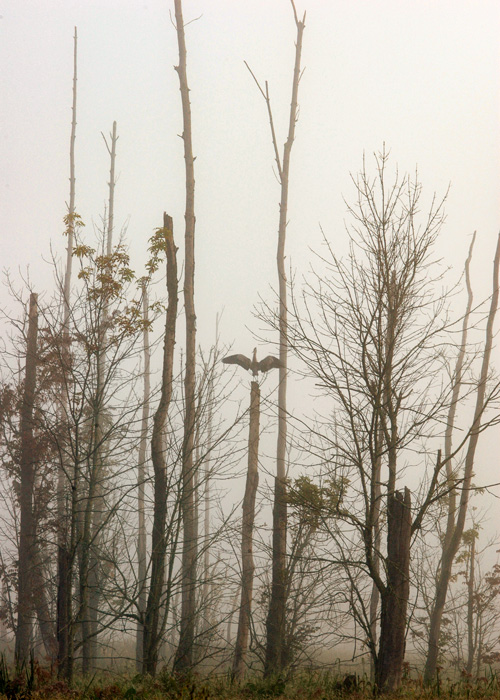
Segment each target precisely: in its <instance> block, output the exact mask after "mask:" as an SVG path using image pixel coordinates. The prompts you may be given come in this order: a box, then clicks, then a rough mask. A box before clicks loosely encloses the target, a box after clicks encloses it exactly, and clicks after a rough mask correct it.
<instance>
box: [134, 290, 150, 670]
mask: <svg viewBox="0 0 500 700" xmlns="http://www.w3.org/2000/svg"><path fill="white" fill-rule="evenodd" d="M142 316H143V319H144V331H143V344H144V394H143V403H142V418H141V437H140V441H139V457H138V467H137V516H138V532H137V559H138V567H137V576H138V579H139V594H138V616H139V620H138V622H137V638H136V670H137V671H138V672H140V671H141V670H142V659H143V641H144V616H145V614H146V604H147V589H146V569H147V564H146V556H147V553H146V513H145V483H146V453H147V438H148V422H149V402H150V393H151V386H150V385H151V378H150V372H151V369H150V368H151V348H150V342H149V309H148V290H147V284H146V281H144V282H143V285H142Z"/></svg>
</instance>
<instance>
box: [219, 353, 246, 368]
mask: <svg viewBox="0 0 500 700" xmlns="http://www.w3.org/2000/svg"><path fill="white" fill-rule="evenodd" d="M222 362H224V364H226V365H240V367H243V369H250V368H251V367H252V361H251V360H250V359H249V358H248V357H246V355H229V356H228V357H225V358H224V359H223V360H222Z"/></svg>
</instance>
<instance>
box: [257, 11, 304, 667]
mask: <svg viewBox="0 0 500 700" xmlns="http://www.w3.org/2000/svg"><path fill="white" fill-rule="evenodd" d="M292 7H293V12H294V17H295V24H296V27H297V40H296V45H295V66H294V71H293V81H292V100H291V105H290V120H289V125H288V137H287V140H286V142H285V146H284V149H283V163H282V165H281V163H280V162H279V157H278V149H277V143H276V139H275V136H274V128H272V131H273V141H274V146H275V153H276V159H277V163H278V171H279V175H280V182H281V201H280V216H279V227H278V250H277V255H276V262H277V268H278V285H279V346H280V351H279V359H280V363H281V366H280V369H279V389H278V442H277V452H276V478H275V482H274V509H273V562H272V582H271V598H270V601H269V611H268V616H267V622H266V631H267V641H266V658H265V666H264V673H265V675H266V676H267V675H269V674H272V673H279V672H280V671H281V668H282V658H281V657H282V649H283V638H284V634H285V614H286V529H287V498H286V465H285V459H286V447H287V422H288V417H287V404H286V387H287V365H288V334H287V323H288V319H287V280H286V271H285V241H286V227H287V223H288V222H287V217H288V185H289V176H290V154H291V151H292V145H293V141H294V138H295V124H296V122H297V100H298V90H299V81H300V73H301V71H300V57H301V51H302V35H303V32H304V27H305V14H304V18H303V20H302V21H299V20H298V17H297V13H296V10H295V5H294V4H293V1H292ZM266 101H267V102H268V107H269V101H268V97H267V99H266ZM271 127H272V119H271Z"/></svg>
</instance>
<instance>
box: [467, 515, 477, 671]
mask: <svg viewBox="0 0 500 700" xmlns="http://www.w3.org/2000/svg"><path fill="white" fill-rule="evenodd" d="M471 537H472V540H471V543H470V549H469V570H468V571H467V665H466V667H465V670H466V671H467V674H468V675H469V676H470V675H471V674H472V667H473V666H474V655H475V652H476V644H475V636H476V635H475V634H474V631H475V630H474V603H475V600H474V597H475V596H474V588H475V587H474V583H475V577H476V533H475V531H474V529H473V530H472V532H471Z"/></svg>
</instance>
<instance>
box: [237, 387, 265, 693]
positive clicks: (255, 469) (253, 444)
mask: <svg viewBox="0 0 500 700" xmlns="http://www.w3.org/2000/svg"><path fill="white" fill-rule="evenodd" d="M259 423H260V387H259V384H258V382H252V384H251V389H250V426H249V435H248V471H247V481H246V487H245V496H244V498H243V516H242V521H241V602H240V614H239V619H238V632H237V634H236V646H235V650H234V660H233V678H235V679H237V680H240V679H242V678H243V676H244V675H245V666H246V656H247V650H248V636H249V632H250V615H251V612H252V597H253V575H254V571H255V565H254V561H253V525H254V520H255V498H256V495H257V487H258V485H259Z"/></svg>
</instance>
